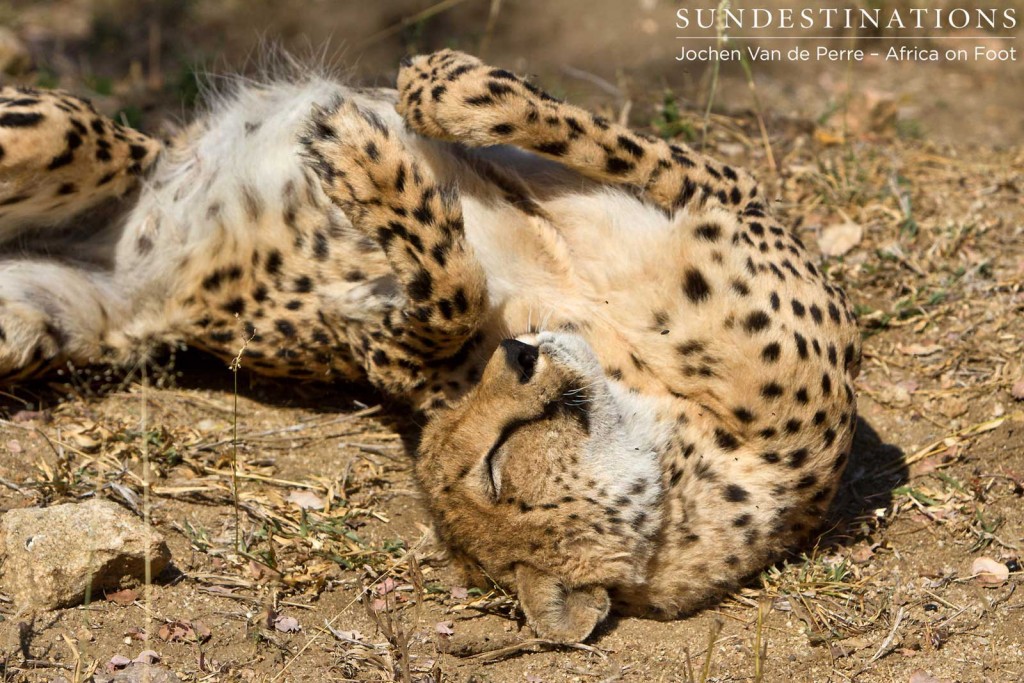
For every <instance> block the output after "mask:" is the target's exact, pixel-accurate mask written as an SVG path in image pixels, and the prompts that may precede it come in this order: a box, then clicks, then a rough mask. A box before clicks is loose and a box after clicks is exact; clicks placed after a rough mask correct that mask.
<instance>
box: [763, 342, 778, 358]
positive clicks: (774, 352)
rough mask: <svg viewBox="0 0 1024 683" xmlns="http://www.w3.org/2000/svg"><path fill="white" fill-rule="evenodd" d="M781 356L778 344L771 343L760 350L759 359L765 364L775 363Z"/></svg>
mask: <svg viewBox="0 0 1024 683" xmlns="http://www.w3.org/2000/svg"><path fill="white" fill-rule="evenodd" d="M780 356H782V346H780V345H779V343H778V342H772V343H771V344H768V345H767V346H765V347H764V349H762V350H761V359H762V360H763V361H764V362H765V363H776V362H778V360H779V357H780Z"/></svg>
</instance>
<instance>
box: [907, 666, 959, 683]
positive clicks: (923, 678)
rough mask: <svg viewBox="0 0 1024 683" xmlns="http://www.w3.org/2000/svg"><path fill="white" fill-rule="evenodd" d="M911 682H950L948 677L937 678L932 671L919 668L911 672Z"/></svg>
mask: <svg viewBox="0 0 1024 683" xmlns="http://www.w3.org/2000/svg"><path fill="white" fill-rule="evenodd" d="M910 683H950V681H949V679H948V678H942V679H939V678H935V677H934V676H932V675H931V674H930V673H928V672H926V671H922V670H921V669H918V670H917V671H915V672H914V673H912V674H910Z"/></svg>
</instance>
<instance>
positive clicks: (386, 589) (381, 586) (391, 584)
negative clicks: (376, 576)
mask: <svg viewBox="0 0 1024 683" xmlns="http://www.w3.org/2000/svg"><path fill="white" fill-rule="evenodd" d="M397 587H398V582H397V581H395V580H394V579H392V578H391V577H390V576H389V577H388V578H386V579H384V580H383V581H381V582H380V583H378V584H377V586H376V587H375V588H374V590H375V591H377V595H387V594H388V593H390V592H391V591H393V590H395V589H396V588H397Z"/></svg>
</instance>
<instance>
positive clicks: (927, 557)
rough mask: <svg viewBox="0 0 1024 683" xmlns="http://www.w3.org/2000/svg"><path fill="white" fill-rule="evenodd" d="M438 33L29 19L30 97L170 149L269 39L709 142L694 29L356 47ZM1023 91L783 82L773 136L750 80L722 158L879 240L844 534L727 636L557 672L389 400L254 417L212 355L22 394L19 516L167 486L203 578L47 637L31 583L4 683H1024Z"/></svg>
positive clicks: (772, 103)
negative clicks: (219, 84) (683, 52)
mask: <svg viewBox="0 0 1024 683" xmlns="http://www.w3.org/2000/svg"><path fill="white" fill-rule="evenodd" d="M429 5H430V4H429V3H415V2H411V1H409V2H394V3H382V7H383V8H384V9H381V10H380V11H377V12H369V11H366V10H365V8H364V9H363V10H362V11H355V10H353V9H352V8H347V9H346V8H344V7H342V6H340V5H339V6H338V7H334V6H333V5H329V4H328V3H311V4H307V5H302V8H304V10H305V11H298V9H299V5H298V3H294V2H285V3H282V6H273V7H271V6H270V5H266V6H264V5H258V6H254V7H251V8H249V10H248V11H243V10H245V8H241V3H237V4H236V3H213V2H209V1H206V2H204V1H201V0H196V1H195V2H193V3H189V4H187V5H186V4H183V3H178V2H171V1H169V0H167V1H161V2H147V3H140V4H139V6H138V7H135V6H132V5H126V4H123V3H118V2H114V1H112V0H110V1H108V2H85V1H84V0H82V1H78V0H72V1H69V2H62V3H46V2H36V3H31V4H29V3H13V4H12V5H9V6H8V7H9V8H13V9H7V10H4V11H8V12H10V13H11V16H10V17H9V18H6V19H5V20H6V22H7V23H8V24H9V25H11V26H12V27H13V28H14V30H15V32H16V33H17V34H18V35H19V36H21V37H22V39H23V40H24V41H25V42H26V43H27V44H28V46H29V48H30V51H31V54H32V58H33V59H34V60H35V66H34V67H33V68H31V69H29V70H28V71H26V72H24V73H22V74H21V75H20V76H17V77H16V78H17V79H20V80H21V81H22V82H24V81H26V80H28V81H32V82H42V83H43V84H44V85H57V84H59V85H62V86H64V87H70V88H74V89H76V90H77V91H79V92H82V93H84V94H91V95H92V96H93V97H94V98H96V99H97V101H98V103H99V104H100V106H101V107H104V108H105V109H106V110H107V111H109V112H111V113H114V112H118V111H120V112H122V113H123V114H124V115H125V116H126V118H129V119H132V120H133V122H136V123H137V124H139V125H143V126H144V127H146V128H147V129H149V130H155V129H157V126H159V125H160V124H161V122H164V121H168V120H174V119H175V118H178V117H180V116H181V115H182V113H183V112H186V111H188V110H189V109H190V107H191V106H193V104H194V100H193V96H194V90H193V89H192V87H191V85H190V83H191V81H190V80H189V79H190V78H191V76H190V74H191V73H192V71H193V70H189V69H188V68H187V65H188V64H190V63H194V62H195V60H200V59H206V60H209V59H211V58H214V57H216V56H218V55H219V54H221V53H223V55H225V56H224V57H223V58H222V59H223V60H224V61H226V62H227V63H229V64H236V65H237V64H239V63H240V62H239V61H237V60H238V59H239V57H240V55H244V54H245V53H246V52H248V51H250V50H252V49H253V45H254V44H255V40H254V35H255V31H256V30H257V29H262V30H264V31H267V37H268V38H272V39H280V40H282V41H284V42H285V43H286V44H288V45H292V46H295V45H301V43H302V42H303V41H305V40H308V41H309V43H310V44H314V45H318V44H320V42H321V41H322V40H323V39H324V38H326V37H327V36H326V34H327V33H333V34H334V35H335V36H336V38H338V39H348V40H349V41H350V43H349V48H348V54H349V56H350V58H355V57H359V58H360V60H361V61H359V65H358V69H357V72H356V75H355V76H353V77H354V78H357V79H360V80H366V81H376V82H378V83H379V82H387V81H388V80H389V79H390V78H392V77H393V73H394V67H393V65H394V63H395V61H396V59H397V56H398V55H400V54H401V53H402V52H404V51H414V50H425V49H432V48H435V47H439V46H442V45H445V44H457V45H459V46H461V47H464V48H470V49H474V50H476V49H479V48H480V47H481V45H480V44H481V42H482V41H487V42H486V44H485V45H484V46H483V47H484V51H485V52H486V53H487V55H488V57H489V58H490V59H491V60H493V61H498V62H501V63H502V64H507V65H509V66H512V67H515V68H518V69H520V70H525V71H532V72H537V73H539V74H541V81H542V82H544V83H545V84H548V85H551V86H552V87H553V88H554V89H555V90H556V91H558V92H559V94H562V95H567V96H569V97H571V98H572V99H574V100H576V101H581V102H584V103H587V104H588V105H589V106H594V107H596V108H600V109H602V110H604V111H605V112H608V113H612V114H615V115H625V116H626V117H628V118H629V120H631V121H632V122H633V123H634V125H638V126H641V127H647V128H648V129H649V130H653V131H655V132H660V133H670V132H671V133H677V134H678V135H680V136H682V137H683V138H684V139H685V138H686V137H687V136H696V138H697V139H696V141H695V142H696V144H700V142H701V140H700V138H701V132H702V130H703V129H704V127H705V120H704V118H703V105H704V103H705V102H706V97H707V93H708V88H709V84H710V82H709V76H708V74H706V73H696V72H694V73H691V72H689V71H687V72H685V73H681V72H680V70H679V69H678V68H677V67H676V65H674V64H673V63H671V54H672V50H673V49H674V47H675V45H674V43H673V41H672V39H671V35H672V30H671V24H666V22H667V21H668V19H666V14H671V12H670V11H667V10H666V5H664V4H661V3H656V2H655V3H606V4H604V5H600V8H601V12H594V11H591V12H584V11H582V9H581V8H582V7H583V4H581V3H575V4H574V3H566V5H565V6H564V7H562V8H561V9H558V10H555V9H545V6H542V5H541V3H539V2H527V1H525V0H524V1H523V2H521V3H505V4H504V5H500V4H499V12H498V13H497V15H496V18H495V20H494V21H495V26H496V28H495V29H494V30H493V31H491V32H488V30H487V24H488V20H489V12H490V11H491V8H492V6H493V5H492V4H490V3H486V2H464V3H461V4H458V5H457V6H455V7H453V8H451V9H450V10H447V11H441V12H438V13H436V14H434V15H432V16H430V17H428V18H426V19H424V20H422V21H420V22H413V23H412V24H411V25H409V26H407V27H405V28H403V29H401V30H399V31H396V32H395V33H394V34H390V35H386V36H383V37H377V38H374V41H375V42H373V41H371V42H370V43H368V44H366V45H364V46H362V47H359V48H356V47H353V43H354V42H355V41H356V39H357V38H358V37H362V39H363V40H365V38H366V37H370V38H373V37H374V34H376V33H378V32H379V31H381V30H382V29H386V28H387V27H388V26H392V25H394V24H395V22H396V21H399V20H400V19H401V17H402V16H407V15H408V13H409V12H410V11H411V10H413V9H422V8H424V7H428V6H429ZM588 5H589V3H588ZM626 5H629V7H625V6H626ZM648 6H649V7H650V9H646V8H648ZM545 12H548V14H545ZM617 13H618V14H617ZM57 17H59V21H58V20H56V19H55V18H57ZM650 22H654V25H655V28H654V29H653V31H652V30H651V26H652V24H651V23H650ZM616 26H617V27H620V28H619V29H617V30H616V31H615V32H614V34H612V33H610V28H609V27H616ZM268 27H273V28H272V29H268ZM621 27H628V30H626V29H622V28H621ZM184 28H187V29H188V30H184ZM229 28H230V30H228V29H229ZM570 29H571V30H570ZM154 34H155V35H156V37H155V38H154ZM641 36H646V37H643V38H642V37H641ZM111 41H113V42H111ZM112 44H117V45H123V46H124V48H123V49H121V50H119V51H112V50H111V49H110V45H112ZM641 44H642V45H643V46H644V49H643V50H638V46H639V45H641ZM154 46H155V47H154ZM331 54H333V52H331ZM567 65H568V66H569V67H571V68H570V70H568V71H567V70H566V68H565V67H566V66H567ZM890 67H892V68H890ZM370 74H372V75H370ZM848 76H849V77H848ZM1020 79H1021V71H1020V69H1019V68H1014V67H1010V68H1002V69H1000V68H998V67H983V66H978V67H976V68H972V69H948V70H945V71H939V70H935V69H934V68H932V67H921V66H913V67H897V66H894V65H863V66H862V67H858V68H857V69H856V70H855V72H854V71H851V74H850V75H848V74H846V73H845V72H841V71H840V70H838V69H833V70H823V69H820V68H819V69H818V70H817V71H815V72H814V73H813V74H808V73H807V72H802V71H801V70H800V69H790V70H787V69H783V68H782V67H775V68H772V69H768V68H765V69H764V70H761V69H758V70H756V71H755V83H756V89H757V90H756V92H757V93H758V102H757V104H756V105H755V103H754V101H753V100H752V99H751V95H750V89H749V87H748V85H747V82H746V79H745V78H744V77H743V75H742V73H734V72H732V71H730V70H726V71H723V73H722V75H721V80H720V83H719V84H718V90H717V92H718V95H717V96H716V98H715V103H716V105H715V107H714V110H715V112H716V113H715V114H714V115H713V116H712V117H711V118H710V120H709V121H708V122H707V124H708V126H707V129H708V136H707V140H706V144H707V146H708V148H709V149H710V150H711V151H712V152H714V153H716V154H719V155H721V156H723V157H728V158H730V159H732V160H733V161H735V162H736V163H743V164H746V165H749V166H751V167H752V168H754V169H756V170H757V172H758V174H759V176H760V177H761V178H762V180H763V181H764V182H765V183H766V184H767V185H768V187H769V189H770V191H771V194H774V195H776V196H777V197H778V202H777V206H778V207H779V209H778V210H780V211H781V212H782V213H783V214H784V215H785V216H786V217H787V218H788V220H789V222H790V224H792V225H796V226H798V228H797V232H798V233H799V234H800V236H801V238H802V239H803V240H804V241H805V242H806V243H808V244H811V245H815V244H819V243H820V242H821V241H822V240H824V243H825V244H826V245H827V243H828V240H829V239H830V238H831V237H832V236H834V235H835V234H837V233H842V232H848V225H849V224H855V225H856V226H859V227H860V228H861V229H862V232H861V235H860V237H859V239H854V240H853V241H854V242H855V244H854V245H853V246H852V248H851V249H850V251H848V252H847V253H845V254H844V255H842V256H838V257H837V256H830V257H824V256H823V257H822V264H823V267H826V268H827V269H828V270H829V272H830V273H831V274H832V276H833V277H835V278H836V279H837V280H838V281H839V282H840V283H842V284H843V286H844V287H846V289H847V291H848V292H849V293H850V294H851V295H852V296H853V298H854V300H855V301H856V303H857V306H858V312H859V315H860V320H861V322H862V325H863V329H864V335H865V362H864V369H863V372H862V374H861V376H860V378H859V379H858V381H857V390H858V392H859V397H860V412H861V422H860V424H859V427H858V435H857V443H856V448H855V451H854V457H853V459H852V461H851V465H850V467H849V469H848V472H847V474H846V478H845V482H844V486H843V489H842V495H841V496H840V500H839V501H838V502H837V504H836V505H835V506H834V509H833V510H832V511H831V513H830V516H829V519H828V520H827V522H826V523H825V524H824V526H823V532H822V534H821V536H820V537H819V538H818V539H816V542H815V543H814V544H813V545H809V546H808V547H806V548H804V549H803V551H802V552H801V553H797V554H794V556H793V557H791V558H790V559H788V560H787V561H786V562H783V563H780V564H779V565H777V566H775V567H773V568H771V569H769V570H768V571H766V572H764V573H763V574H762V575H761V576H759V577H755V578H754V579H752V580H751V582H750V583H749V584H748V586H747V587H746V588H745V589H744V590H743V591H741V592H740V593H739V594H737V595H735V596H734V597H733V598H731V599H729V600H727V601H725V602H724V603H723V604H721V605H720V606H718V607H716V608H714V609H710V610H707V611H706V612H704V613H701V614H699V615H697V616H695V617H692V618H689V619H685V620H678V621H672V622H664V623H662V622H652V621H645V620H637V619H619V620H613V621H611V622H610V623H609V624H607V625H606V626H604V627H602V629H601V630H600V632H599V633H598V634H596V636H595V637H593V638H592V639H591V640H590V641H588V643H587V645H586V646H585V647H581V648H576V649H558V650H551V649H548V648H546V646H545V645H543V644H533V646H532V649H533V650H539V651H527V649H528V648H527V646H528V645H529V643H528V642H527V640H528V638H529V634H528V633H527V632H526V631H521V629H522V620H521V618H520V615H519V613H518V611H517V609H516V606H515V603H514V600H513V599H512V598H511V597H509V596H505V595H502V594H500V593H496V594H486V595H483V594H478V593H477V592H475V591H474V592H467V591H466V590H465V588H464V587H462V586H460V585H459V577H458V576H457V575H456V574H455V573H454V572H452V571H451V570H449V568H448V567H447V566H446V565H445V564H444V563H443V562H442V561H440V560H439V558H438V557H437V556H436V554H435V553H434V548H433V547H432V546H431V544H430V541H429V536H428V534H427V531H426V528H425V527H424V526H423V525H424V523H425V515H424V513H423V511H422V509H421V508H420V506H419V503H418V501H417V496H416V492H415V487H414V484H413V481H412V477H411V473H410V466H409V464H410V460H409V457H410V456H409V453H408V450H407V448H406V444H407V443H408V442H409V441H410V440H411V439H413V438H414V437H415V430H416V425H415V424H413V423H411V422H410V421H409V419H408V417H407V416H405V415H403V414H402V412H401V411H400V410H398V409H396V408H395V407H394V406H389V405H387V404H386V403H382V401H381V399H380V397H378V396H375V395H373V394H372V393H369V392H366V391H362V390H359V389H358V388H352V387H344V386H343V387H317V386H306V385H303V386H296V385H293V384H281V383H274V382H268V381H266V380H262V379H259V378H257V377H254V376H250V375H249V374H248V373H247V372H246V371H245V370H244V368H243V370H242V371H241V372H240V373H239V374H238V376H237V391H236V389H235V379H236V378H235V376H234V375H233V374H232V372H231V371H230V370H229V369H227V368H226V367H224V366H223V365H222V364H220V363H218V362H217V361H214V360H211V359H209V358H206V357H203V356H201V355H200V354H197V353H194V352H185V353H178V354H176V355H175V356H173V357H169V358H165V359H162V360H161V362H160V363H158V364H157V365H154V366H148V367H146V368H135V369H134V370H132V371H130V372H117V373H111V372H109V371H107V370H104V369H89V370H85V371H81V372H77V373H73V374H64V375H62V376H59V377H55V378H51V379H50V380H49V381H45V382H36V383H32V384H27V385H23V386H18V387H5V388H4V389H3V390H2V392H0V512H2V511H3V510H7V509H11V508H17V507H25V506H32V505H48V504H53V503H57V502H66V501H69V500H77V499H81V498H84V497H88V496H104V497H108V498H111V499H113V500H115V501H118V502H120V503H122V504H124V505H126V506H128V507H132V506H133V505H141V504H143V501H142V500H141V498H140V496H141V495H142V491H143V489H142V486H141V485H140V482H141V481H142V474H143V462H144V461H147V462H149V463H150V468H151V473H152V475H153V477H152V478H153V481H154V484H153V486H152V488H151V493H150V497H149V501H150V503H151V506H152V518H153V523H154V525H155V526H156V528H157V529H158V530H160V531H161V532H162V533H163V534H164V535H165V536H166V538H167V541H168V543H169V545H170V547H171V550H172V553H173V555H174V558H175V559H174V569H173V570H172V571H170V572H168V573H166V574H164V575H163V576H161V577H160V579H159V581H158V582H157V583H156V584H155V585H153V586H151V587H149V588H146V587H142V586H139V587H134V588H130V589H129V590H128V592H125V593H119V594H116V595H113V596H107V597H109V598H112V599H97V600H95V601H93V602H92V603H91V604H89V605H87V606H84V607H82V608H79V609H70V610H62V611H58V612H47V613H28V612H18V611H17V610H16V609H15V607H14V606H13V605H12V604H11V603H10V601H9V600H8V599H7V597H6V596H5V595H4V594H3V593H2V583H0V671H2V672H3V678H2V680H4V681H19V682H20V681H51V680H54V679H55V678H57V677H63V678H65V679H66V680H69V681H73V680H88V679H89V676H90V675H91V673H93V672H95V673H96V674H97V675H99V674H102V673H103V672H104V671H105V670H106V668H107V666H108V663H109V662H110V660H111V658H112V657H113V656H115V655H124V656H127V657H135V656H136V655H138V654H139V652H141V651H143V650H147V649H150V650H155V651H156V652H158V653H159V655H160V657H161V660H162V663H163V664H165V665H167V666H169V667H171V668H172V669H174V670H175V671H176V672H178V676H179V678H181V679H183V680H192V681H199V680H204V681H235V680H243V681H271V680H280V681H283V680H296V681H298V680H310V681H314V680H339V681H341V680H360V681H362V680H382V681H387V680H407V681H411V680H452V681H495V682H504V681H510V682H511V681H530V682H537V681H545V682H547V681H590V680H619V679H622V680H631V681H669V680H683V681H687V680H697V681H701V680H708V681H756V680H764V681H851V680H855V681H911V680H914V681H915V683H918V682H920V683H925V682H926V681H928V680H932V679H929V678H920V676H921V675H922V674H923V673H927V674H929V675H930V676H932V677H933V678H934V680H939V681H942V680H948V681H961V682H964V683H966V682H968V681H972V682H973V681H993V682H997V681H998V682H1002V681H1017V680H1024V664H1022V663H1021V662H1024V598H1022V596H1021V595H1020V594H1017V593H1016V590H1017V589H1018V587H1019V585H1020V583H1021V570H1020V565H1019V556H1020V547H1021V544H1022V543H1024V531H1022V530H1024V506H1022V504H1021V498H1022V495H1024V403H1022V402H1021V400H1018V399H1019V397H1018V398H1014V396H1013V395H1012V388H1013V387H1014V385H1015V384H1018V385H1019V383H1020V382H1022V381H1024V361H1022V359H1024V315H1022V313H1024V170H1022V169H1024V147H1022V146H1021V142H1022V139H1024V119H1022V118H1021V117H1020V114H1019V111H1020V110H1021V107H1022V105H1024V102H1021V100H1020V98H1021V97H1022V96H1024V95H1022V93H1024V88H1021V87H1020ZM937 83H941V87H936V84H937ZM666 88H669V89H670V90H671V92H672V95H671V96H669V97H668V98H667V99H666V97H665V95H664V93H665V90H666ZM666 102H670V103H671V104H670V106H669V107H668V108H665V107H664V106H663V105H665V103H666ZM965 122H969V123H970V125H966V126H965ZM762 125H763V126H764V132H762ZM842 226H847V227H845V228H844V227H842ZM1022 388H1024V387H1022ZM1018 391H1020V389H1018ZM1021 393H1024V391H1021ZM236 427H237V440H236V439H234V438H233V434H234V430H235V428H236ZM235 443H237V448H235V446H234V445H233V444H235ZM233 461H237V466H238V473H239V477H238V485H237V493H238V495H237V502H236V500H235V496H234V495H233V484H232V476H231V471H232V462H233ZM303 506H306V509H303ZM309 506H312V508H310V507H309ZM236 535H237V538H236ZM239 546H240V548H241V550H239V549H238V548H239ZM979 557H990V558H993V559H996V560H999V561H1001V562H1004V563H1006V564H1007V566H1008V567H1009V568H1010V569H1011V574H1010V578H1009V579H1008V581H1006V582H1003V583H1000V584H998V585H996V586H993V587H987V586H985V585H982V584H981V583H980V582H979V580H978V579H977V578H974V577H972V570H971V566H972V562H973V561H974V560H975V559H976V558H979ZM295 629H297V630H295ZM524 643H525V644H524ZM474 653H475V654H474ZM915 674H917V675H918V676H919V678H913V676H914V675H915Z"/></svg>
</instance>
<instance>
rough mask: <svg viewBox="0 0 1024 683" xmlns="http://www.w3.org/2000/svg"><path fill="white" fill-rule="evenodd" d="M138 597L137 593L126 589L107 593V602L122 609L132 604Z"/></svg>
mask: <svg viewBox="0 0 1024 683" xmlns="http://www.w3.org/2000/svg"><path fill="white" fill-rule="evenodd" d="M138 597H139V592H138V591H136V590H132V589H130V588H126V589H124V590H122V591H116V592H114V593H107V600H109V601H110V602H112V603H114V604H117V605H121V606H122V607H127V606H128V605H130V604H132V603H133V602H135V601H136V600H137V599H138Z"/></svg>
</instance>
